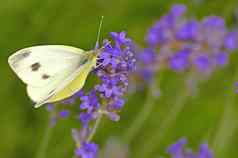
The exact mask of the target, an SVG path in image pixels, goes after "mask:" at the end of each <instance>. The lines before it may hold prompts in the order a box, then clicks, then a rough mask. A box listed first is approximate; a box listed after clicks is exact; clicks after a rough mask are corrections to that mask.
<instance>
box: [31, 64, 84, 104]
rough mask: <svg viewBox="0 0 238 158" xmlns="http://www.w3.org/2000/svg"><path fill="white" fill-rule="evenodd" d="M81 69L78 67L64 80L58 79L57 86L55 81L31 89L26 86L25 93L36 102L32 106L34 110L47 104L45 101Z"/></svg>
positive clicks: (81, 67)
mask: <svg viewBox="0 0 238 158" xmlns="http://www.w3.org/2000/svg"><path fill="white" fill-rule="evenodd" d="M82 69H83V66H79V67H78V69H77V70H75V71H74V72H73V73H72V74H70V75H69V76H68V77H66V78H64V79H62V80H61V79H58V80H59V81H60V83H59V84H57V83H56V82H55V81H54V82H53V83H51V84H49V85H48V86H44V87H32V86H27V93H28V95H29V97H30V98H31V99H32V100H33V101H34V102H36V104H35V105H34V107H35V108H38V107H40V106H41V105H43V104H45V103H47V101H48V100H49V99H50V98H51V97H53V96H54V95H55V94H56V93H57V92H59V91H60V90H62V89H63V88H64V87H65V86H67V84H69V83H70V82H71V81H72V80H73V79H75V78H76V76H77V75H78V74H79V73H80V71H81V70H82Z"/></svg>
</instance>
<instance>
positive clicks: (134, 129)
mask: <svg viewBox="0 0 238 158" xmlns="http://www.w3.org/2000/svg"><path fill="white" fill-rule="evenodd" d="M154 87H156V85H155V82H153V84H151V87H150V88H149V89H148V92H147V97H146V101H145V104H144V106H143V108H142V109H141V111H140V112H139V113H138V114H137V116H136V118H135V120H134V121H133V122H132V123H131V126H130V127H129V129H128V130H127V131H126V132H125V134H124V140H125V141H126V144H130V142H131V141H132V140H133V138H135V136H136V135H137V134H138V132H139V131H140V130H141V128H142V127H143V125H144V123H145V121H146V120H147V118H148V117H149V115H150V113H151V111H152V109H153V105H154V100H155V97H153V94H152V91H153V88H154Z"/></svg>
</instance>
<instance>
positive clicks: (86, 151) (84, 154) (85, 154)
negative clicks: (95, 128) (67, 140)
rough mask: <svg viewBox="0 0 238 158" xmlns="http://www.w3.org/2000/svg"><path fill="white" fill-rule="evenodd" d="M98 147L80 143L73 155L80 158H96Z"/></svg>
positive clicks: (92, 144)
mask: <svg viewBox="0 0 238 158" xmlns="http://www.w3.org/2000/svg"><path fill="white" fill-rule="evenodd" d="M97 154H98V146H97V144H94V143H88V142H82V143H81V146H80V147H79V148H77V149H76V151H75V155H76V156H78V157H81V158H97Z"/></svg>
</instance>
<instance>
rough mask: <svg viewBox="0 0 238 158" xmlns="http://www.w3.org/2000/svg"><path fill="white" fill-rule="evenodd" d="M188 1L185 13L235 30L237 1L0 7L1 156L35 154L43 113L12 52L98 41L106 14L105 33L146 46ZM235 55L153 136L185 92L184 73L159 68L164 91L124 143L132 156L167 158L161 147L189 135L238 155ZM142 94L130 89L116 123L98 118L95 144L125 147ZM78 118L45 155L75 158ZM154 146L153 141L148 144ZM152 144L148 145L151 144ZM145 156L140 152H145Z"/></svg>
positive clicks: (93, 1)
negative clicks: (12, 62)
mask: <svg viewBox="0 0 238 158" xmlns="http://www.w3.org/2000/svg"><path fill="white" fill-rule="evenodd" d="M174 3H184V4H186V5H187V6H188V16H194V17H197V18H199V19H200V18H202V17H204V16H207V15H219V16H222V17H224V18H225V20H226V22H227V24H228V26H230V27H237V18H238V17H237V16H238V15H237V14H238V11H237V10H238V4H237V3H238V2H237V0H217V1H209V0H190V1H171V0H167V1H164V0H117V1H113V0H88V1H83V0H69V1H66V0H6V1H1V5H0V19H1V23H0V52H1V53H0V72H1V74H0V75H1V82H0V97H1V103H0V104H1V110H0V123H1V125H0V139H1V141H0V158H34V157H35V156H36V152H37V150H38V148H39V146H40V142H41V140H42V137H43V134H44V131H45V127H46V126H47V120H48V112H47V111H46V110H45V108H39V109H37V110H36V109H34V108H33V107H32V103H31V101H30V100H29V99H28V97H27V95H26V91H25V85H24V84H23V83H22V82H21V81H20V80H19V79H18V78H17V77H16V75H15V74H13V72H12V71H11V70H10V68H9V66H8V64H7V58H8V56H9V55H10V54H12V53H13V52H15V51H16V50H18V49H20V48H24V47H28V46H32V45H40V44H65V45H72V46H76V47H80V48H83V49H91V48H93V47H94V45H95V40H96V33H97V28H98V23H99V19H100V16H101V15H104V16H105V18H104V23H103V29H102V36H103V38H106V37H108V33H109V32H111V31H123V30H124V31H127V32H128V34H129V36H130V37H131V38H133V39H134V40H135V41H136V42H137V43H140V44H141V45H143V44H144V35H145V33H146V30H147V28H148V27H150V26H151V25H152V24H153V23H154V22H155V21H156V20H157V19H159V18H160V16H161V15H163V14H165V13H166V12H167V11H168V10H169V8H170V7H171V5H172V4H174ZM237 60H238V56H237V55H236V54H235V53H234V54H233V55H232V57H231V63H230V64H229V65H228V66H227V67H226V68H224V69H221V70H219V71H217V72H216V73H214V74H213V75H212V77H211V78H210V79H209V80H208V81H206V82H204V83H202V84H201V85H200V86H199V92H198V94H197V95H196V96H194V97H188V98H186V102H185V101H184V102H185V105H184V107H183V108H182V111H181V112H180V113H179V115H178V117H177V118H176V121H175V122H174V123H173V124H172V125H171V126H170V128H169V129H167V130H166V132H165V134H164V135H163V139H160V140H159V141H153V142H152V143H149V142H150V140H151V139H152V140H153V136H154V135H157V134H158V133H159V132H160V123H161V122H162V120H163V119H165V118H167V117H168V116H169V114H170V113H169V111H170V110H171V109H173V105H174V104H176V102H177V99H178V98H179V97H178V96H179V95H182V93H183V92H182V91H183V89H184V86H183V82H184V81H183V80H184V78H185V76H183V75H178V74H175V73H171V72H164V73H162V74H160V75H159V76H158V80H160V82H161V85H162V86H161V90H162V96H161V97H160V99H155V100H153V102H154V106H153V107H152V108H153V109H152V112H151V113H150V114H149V115H148V116H149V117H148V119H147V120H146V123H145V124H143V126H142V128H141V129H140V130H139V131H138V133H137V134H136V135H135V136H134V137H133V138H132V139H131V140H130V141H129V142H130V143H129V145H128V148H129V153H130V154H129V157H137V158H138V157H146V158H147V157H148V158H154V157H159V156H160V155H164V153H165V149H166V147H167V146H168V145H169V144H171V143H173V142H175V141H176V140H177V139H178V138H180V137H183V136H186V137H187V138H188V139H189V145H190V146H191V147H192V148H194V149H196V148H197V147H198V145H199V144H200V143H201V142H204V141H208V143H209V145H210V146H211V148H212V149H214V150H215V151H214V152H215V154H216V157H217V158H237V157H238V150H237V146H238V128H237V127H238V102H237V101H238V100H237V99H236V98H237V97H236V95H235V94H233V93H234V89H233V88H232V86H233V82H234V81H235V80H236V79H237V80H238V75H235V74H237V71H238V69H237V64H236V63H237ZM145 96H146V91H144V92H143V91H140V92H138V93H135V94H130V95H129V96H128V97H127V100H128V102H127V104H126V105H125V108H124V109H123V111H122V115H121V121H120V122H118V123H113V122H111V121H108V120H107V119H104V120H103V123H102V124H101V126H100V128H99V130H98V133H97V135H96V136H95V141H96V142H97V143H99V145H100V147H101V148H103V146H104V145H105V144H106V142H107V141H108V140H109V138H111V137H112V136H114V137H115V138H116V139H117V140H119V141H120V142H121V143H122V144H123V143H128V140H126V138H127V137H126V136H127V133H126V132H127V131H128V129H129V128H130V127H131V126H133V120H134V119H135V117H136V116H137V114H138V112H139V111H140V110H141V109H142V108H143V104H144V102H145ZM78 124H79V123H78V122H74V121H71V120H70V119H69V120H62V121H60V122H58V124H57V125H56V127H55V129H54V130H53V134H52V138H51V139H50V143H49V146H48V148H47V156H46V157H47V158H49V157H51V158H66V157H68V158H69V157H72V154H73V149H74V142H73V141H72V139H71V127H79V125H78ZM151 144H152V145H151ZM152 146H153V147H152ZM142 155H143V156H142Z"/></svg>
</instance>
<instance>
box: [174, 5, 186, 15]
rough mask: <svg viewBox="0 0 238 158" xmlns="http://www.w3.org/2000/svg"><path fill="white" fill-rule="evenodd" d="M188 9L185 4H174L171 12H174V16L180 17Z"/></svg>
mask: <svg viewBox="0 0 238 158" xmlns="http://www.w3.org/2000/svg"><path fill="white" fill-rule="evenodd" d="M186 11H187V7H186V6H185V5H183V4H175V5H173V6H172V8H171V10H170V14H172V15H173V16H174V17H176V16H177V17H180V16H182V15H183V14H184V13H185V12H186Z"/></svg>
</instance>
